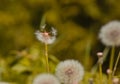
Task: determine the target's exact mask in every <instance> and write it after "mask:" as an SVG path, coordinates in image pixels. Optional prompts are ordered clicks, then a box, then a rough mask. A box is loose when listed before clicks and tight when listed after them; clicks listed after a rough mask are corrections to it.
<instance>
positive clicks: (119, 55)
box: [112, 52, 120, 76]
mask: <svg viewBox="0 0 120 84" xmlns="http://www.w3.org/2000/svg"><path fill="white" fill-rule="evenodd" d="M119 59H120V52H119V54H118V57H117V60H116V62H115V66H114V68H113V73H112V76H114V74H115V71H116V69H117V65H118V62H119Z"/></svg>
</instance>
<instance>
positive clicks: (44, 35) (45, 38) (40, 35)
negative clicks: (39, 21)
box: [35, 26, 57, 44]
mask: <svg viewBox="0 0 120 84" xmlns="http://www.w3.org/2000/svg"><path fill="white" fill-rule="evenodd" d="M43 27H44V26H43ZM43 27H42V29H43V30H44V28H45V27H44V28H43ZM56 32H57V31H56V30H55V29H54V28H53V27H52V28H51V31H50V32H47V31H46V30H44V31H43V32H40V31H36V32H35V34H36V37H37V39H38V40H39V41H41V42H43V43H46V44H52V43H53V42H54V41H55V39H56V34H57V33H56Z"/></svg>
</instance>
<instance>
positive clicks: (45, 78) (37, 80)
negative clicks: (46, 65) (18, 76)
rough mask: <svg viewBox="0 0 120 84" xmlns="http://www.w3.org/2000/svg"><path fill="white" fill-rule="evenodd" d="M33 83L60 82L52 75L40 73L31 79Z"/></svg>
mask: <svg viewBox="0 0 120 84" xmlns="http://www.w3.org/2000/svg"><path fill="white" fill-rule="evenodd" d="M33 84H60V82H59V80H58V79H57V78H56V77H55V76H54V75H51V74H40V75H38V76H37V77H36V78H35V79H34V80H33Z"/></svg>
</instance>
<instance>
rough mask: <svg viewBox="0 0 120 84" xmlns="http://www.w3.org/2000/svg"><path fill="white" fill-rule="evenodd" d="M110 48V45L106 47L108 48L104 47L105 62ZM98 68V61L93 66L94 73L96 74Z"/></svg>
mask: <svg viewBox="0 0 120 84" xmlns="http://www.w3.org/2000/svg"><path fill="white" fill-rule="evenodd" d="M109 50H110V48H109V47H106V48H105V49H104V51H103V62H104V61H105V60H106V58H107V55H108V52H109ZM97 69H98V63H96V64H95V65H94V66H93V68H92V70H91V72H92V74H95V73H96V71H97Z"/></svg>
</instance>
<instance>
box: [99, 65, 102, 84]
mask: <svg viewBox="0 0 120 84" xmlns="http://www.w3.org/2000/svg"><path fill="white" fill-rule="evenodd" d="M99 77H100V84H102V63H99Z"/></svg>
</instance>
